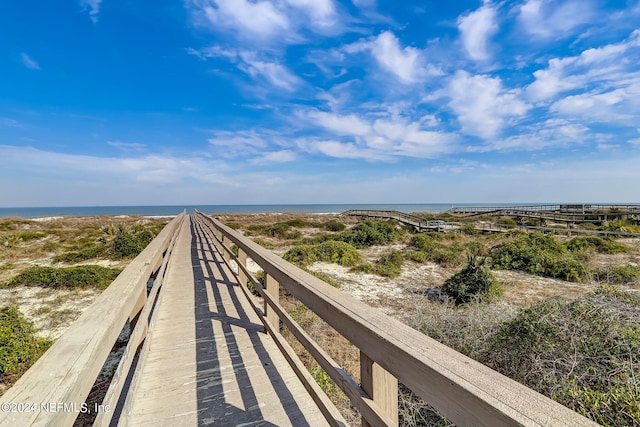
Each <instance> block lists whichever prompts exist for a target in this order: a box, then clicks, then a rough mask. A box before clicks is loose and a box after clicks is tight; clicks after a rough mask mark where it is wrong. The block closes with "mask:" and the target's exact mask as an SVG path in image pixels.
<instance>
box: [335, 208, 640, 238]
mask: <svg viewBox="0 0 640 427" xmlns="http://www.w3.org/2000/svg"><path fill="white" fill-rule="evenodd" d="M341 215H351V216H358V217H361V218H373V219H385V220H395V221H398V222H400V223H403V224H406V225H409V226H412V227H414V228H415V229H416V231H419V232H422V231H456V230H460V228H462V227H464V226H468V225H471V226H473V229H474V230H476V231H485V232H493V233H496V232H499V233H506V232H509V231H513V230H523V231H528V230H537V231H543V232H551V233H564V234H568V235H573V234H598V235H603V236H615V237H638V235H640V234H639V233H630V232H624V231H608V230H586V229H582V228H569V227H566V228H558V227H543V226H536V225H521V224H518V225H508V224H501V223H497V222H485V221H482V222H459V221H440V220H426V219H424V218H422V217H420V216H417V215H411V214H406V213H404V212H398V211H379V210H348V211H345V212H343V213H342V214H341ZM549 219H551V218H549ZM575 222H580V221H575Z"/></svg>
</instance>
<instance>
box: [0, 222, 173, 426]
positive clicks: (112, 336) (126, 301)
mask: <svg viewBox="0 0 640 427" xmlns="http://www.w3.org/2000/svg"><path fill="white" fill-rule="evenodd" d="M184 218H185V215H184V214H181V215H179V216H178V217H176V218H175V219H173V220H172V221H171V222H170V223H169V224H168V225H167V226H166V227H165V228H164V229H163V230H162V231H161V232H160V234H159V235H158V236H157V237H156V238H155V239H154V240H153V241H152V242H151V243H150V244H149V245H148V246H147V248H146V249H145V250H144V251H142V253H141V254H140V255H138V257H136V258H135V259H134V260H133V261H132V262H131V263H130V264H129V265H128V266H127V268H125V269H124V271H123V272H122V273H120V275H119V276H118V277H117V278H116V279H115V280H114V281H113V283H111V285H110V286H109V287H108V288H107V289H105V291H104V292H103V293H102V294H101V295H100V296H99V297H98V298H97V299H96V300H95V302H94V303H93V304H92V305H91V306H90V307H88V308H87V309H86V310H85V311H84V313H83V314H82V315H81V316H80V318H78V320H77V321H75V322H74V323H73V324H72V325H71V326H70V327H69V328H68V329H67V331H66V332H65V333H64V334H63V335H62V336H61V337H60V338H58V340H57V341H56V342H55V343H54V344H53V345H52V346H51V348H50V349H49V350H48V351H47V352H46V353H45V354H44V355H43V356H42V357H41V358H40V359H39V360H38V361H37V362H36V363H35V364H34V365H33V366H32V367H31V368H30V369H29V370H28V371H27V372H26V373H25V374H24V375H23V376H22V377H21V378H20V379H19V380H18V381H17V382H16V383H15V384H14V385H13V386H12V387H11V388H10V389H9V390H7V392H6V393H5V394H4V395H3V396H2V397H0V404H3V403H7V404H9V405H10V406H9V408H11V405H12V404H27V403H29V404H35V405H36V407H34V408H35V410H33V411H28V412H27V411H25V412H4V411H0V426H44V425H55V426H65V425H72V424H73V422H74V420H75V418H76V417H77V415H78V411H79V410H80V409H81V408H82V405H83V403H85V400H86V397H87V395H88V394H89V391H90V390H91V388H92V386H93V384H94V382H95V380H96V378H97V376H98V373H99V372H100V370H101V369H102V366H103V365H104V362H105V360H106V358H107V356H108V355H109V353H110V351H111V348H112V347H113V344H114V343H115V342H116V339H117V338H118V335H119V334H120V331H121V330H122V328H123V327H124V325H125V323H126V322H127V320H129V318H133V317H135V316H136V314H137V312H139V310H140V309H141V304H140V301H141V300H143V299H145V298H146V292H147V281H148V280H149V278H150V277H151V275H152V274H153V273H154V268H157V266H158V265H160V263H161V262H162V259H163V253H164V252H165V250H166V249H167V247H168V245H169V243H170V241H171V238H172V236H173V234H174V233H175V232H176V230H177V229H178V227H179V225H180V223H181V221H182V220H183V219H184ZM47 404H53V405H54V406H53V408H54V409H53V410H46V409H47V408H49V407H47V406H46V405H47ZM57 404H66V405H67V407H66V408H65V407H61V408H62V409H59V408H60V407H57V406H56V405H57ZM41 405H45V406H41Z"/></svg>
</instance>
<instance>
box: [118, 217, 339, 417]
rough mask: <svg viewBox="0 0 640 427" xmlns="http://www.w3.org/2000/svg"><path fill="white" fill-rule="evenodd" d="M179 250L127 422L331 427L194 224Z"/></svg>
mask: <svg viewBox="0 0 640 427" xmlns="http://www.w3.org/2000/svg"><path fill="white" fill-rule="evenodd" d="M174 251H175V252H174V255H173V256H172V258H171V261H170V263H169V266H168V270H167V281H166V283H165V284H164V285H163V289H162V292H161V294H160V295H161V296H160V300H159V301H158V309H157V311H156V313H155V317H154V319H153V320H152V324H151V326H150V330H149V334H148V336H147V340H146V342H145V347H144V348H143V350H142V353H141V360H140V364H139V366H141V368H140V370H139V371H138V372H136V374H135V376H134V378H133V380H132V382H133V384H132V392H131V396H132V397H133V398H132V399H131V400H130V403H128V404H126V405H125V407H124V409H123V413H122V414H121V417H120V425H132V426H146V425H148V426H158V425H174V426H178V425H180V426H187V425H215V426H235V425H243V426H287V425H289V426H308V425H311V426H321V425H327V424H326V421H325V419H324V417H323V416H322V414H321V412H320V410H319V409H318V407H317V406H316V404H315V403H314V402H313V400H312V399H311V398H310V397H309V395H308V393H307V391H306V390H305V388H304V387H303V385H302V383H301V382H300V381H299V379H298V378H297V377H296V375H295V374H294V372H293V370H292V369H291V368H290V366H289V364H288V363H287V362H286V360H285V359H284V356H283V355H282V353H281V352H280V351H279V350H278V348H277V347H276V345H275V343H274V342H273V340H272V339H271V337H270V336H269V335H267V334H265V333H263V329H264V327H263V325H262V323H260V320H259V319H258V318H257V316H256V314H255V312H254V311H253V310H252V309H251V308H250V306H249V302H248V301H247V299H246V297H245V295H244V294H243V293H242V292H241V291H240V289H239V285H238V283H237V281H236V279H235V276H234V275H233V274H232V273H231V272H230V271H229V269H228V267H227V266H226V264H224V262H223V260H222V258H221V255H220V253H218V252H217V250H216V249H215V247H214V246H213V245H211V244H210V243H209V242H208V240H207V239H206V238H205V237H204V235H203V233H202V231H201V230H199V229H198V228H197V226H196V224H195V223H194V222H193V221H190V220H188V219H187V220H185V221H184V223H183V224H182V229H181V230H180V234H179V236H178V240H177V243H176V248H175V250H174Z"/></svg>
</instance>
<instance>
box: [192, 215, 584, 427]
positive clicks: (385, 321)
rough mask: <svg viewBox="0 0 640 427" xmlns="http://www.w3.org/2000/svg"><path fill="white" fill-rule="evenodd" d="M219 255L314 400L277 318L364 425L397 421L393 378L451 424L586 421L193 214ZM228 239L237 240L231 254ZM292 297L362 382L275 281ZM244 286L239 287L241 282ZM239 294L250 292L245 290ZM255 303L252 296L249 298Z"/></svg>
mask: <svg viewBox="0 0 640 427" xmlns="http://www.w3.org/2000/svg"><path fill="white" fill-rule="evenodd" d="M196 218H197V221H198V222H199V224H201V225H202V226H203V228H205V229H206V230H207V232H208V233H209V235H210V236H212V237H213V238H215V244H216V246H217V248H218V250H220V251H221V253H223V254H224V256H225V259H226V260H228V261H229V262H230V263H232V264H236V265H237V275H238V278H239V283H251V284H252V285H253V287H254V288H255V289H256V290H257V291H258V292H259V294H260V295H261V297H262V299H263V303H264V306H263V307H258V306H256V307H255V310H256V312H257V313H259V314H261V315H262V321H263V323H264V325H265V327H266V329H267V330H268V331H269V333H270V334H271V335H272V336H273V337H274V339H275V340H276V342H277V343H278V345H279V346H280V348H281V349H283V351H284V352H285V355H287V358H288V359H289V360H290V362H291V363H292V367H293V368H294V370H295V371H296V372H297V374H298V376H299V377H300V379H301V380H302V381H303V383H305V386H306V387H307V389H308V390H310V392H311V394H312V395H314V393H315V394H316V397H315V399H316V402H318V404H319V405H320V407H321V408H323V403H322V402H323V399H326V396H324V394H323V393H320V392H317V385H316V384H315V381H314V380H313V379H312V378H311V376H310V375H309V373H308V372H307V371H306V369H305V368H304V366H302V365H301V364H300V361H299V360H298V358H297V357H296V356H295V354H293V351H292V350H291V347H289V345H288V344H287V343H286V341H285V340H284V339H283V338H282V336H281V335H280V333H279V324H280V322H282V323H283V324H284V326H286V327H287V329H288V330H289V331H291V332H292V333H293V335H294V336H295V337H296V338H297V339H298V340H299V342H300V343H301V344H302V345H303V346H304V347H305V348H306V350H307V351H308V352H309V353H310V354H311V355H312V356H313V357H314V358H315V360H316V361H317V362H318V364H319V365H320V366H321V367H322V369H324V370H325V371H326V372H327V374H328V375H329V376H330V377H331V378H332V379H333V380H334V381H335V383H336V384H337V385H338V387H340V389H341V390H342V391H343V392H344V393H345V395H346V396H347V397H348V398H349V399H350V401H351V403H352V405H353V406H354V407H356V408H357V410H358V412H359V413H360V414H361V416H362V419H363V425H371V426H387V425H397V423H398V381H400V382H402V383H403V384H404V385H405V386H407V387H409V388H410V389H411V390H413V392H414V393H415V394H417V395H418V396H420V397H421V398H423V399H424V400H425V401H426V402H427V403H429V404H430V405H432V406H433V407H435V408H436V409H437V410H438V411H439V412H440V413H442V414H443V415H444V416H446V417H447V418H449V419H450V420H451V421H453V422H454V423H456V424H458V425H461V426H464V425H469V426H512V425H526V426H534V425H545V426H586V425H596V424H595V423H593V422H591V421H590V420H588V419H586V418H584V417H582V416H581V415H579V414H577V413H575V412H573V411H571V410H570V409H568V408H566V407H564V406H562V405H560V404H558V403H556V402H554V401H553V400H551V399H549V398H547V397H545V396H543V395H541V394H539V393H537V392H535V391H533V390H531V389H529V388H527V387H525V386H523V385H521V384H519V383H517V382H515V381H513V380H511V379H509V378H507V377H505V376H503V375H501V374H499V373H497V372H495V371H493V370H491V369H490V368H488V367H486V366H484V365H482V364H480V363H478V362H476V361H475V360H473V359H470V358H468V357H466V356H464V355H462V354H460V353H458V352H456V351H454V350H452V349H450V348H448V347H446V346H445V345H443V344H440V343H439V342H437V341H435V340H433V339H431V338H429V337H428V336H426V335H424V334H422V333H420V332H418V331H416V330H414V329H412V328H410V327H409V326H407V325H405V324H403V323H401V322H400V321H398V320H396V319H394V318H392V317H390V316H387V315H385V314H384V313H382V312H381V311H379V310H377V309H374V308H372V307H370V306H368V305H366V304H364V303H362V302H360V301H359V300H357V299H355V298H353V297H351V296H349V295H347V294H345V293H343V292H341V291H340V290H338V289H335V288H333V287H332V286H330V285H328V284H327V283H325V282H324V281H322V280H320V279H318V278H316V277H314V276H312V275H311V274H309V273H307V272H305V271H303V270H301V269H299V268H298V267H296V266H294V265H292V264H290V263H288V262H286V261H285V260H283V259H282V258H280V257H279V256H277V255H275V254H273V253H272V252H270V251H268V250H266V249H264V248H263V247H261V246H260V245H258V244H256V243H254V242H252V241H251V240H249V239H248V238H246V237H244V236H242V235H241V234H240V233H239V232H237V231H235V230H233V229H231V228H229V227H227V226H225V225H224V224H222V223H221V222H219V221H217V220H215V219H213V218H211V217H208V216H205V215H203V214H200V213H197V214H196ZM232 245H235V246H236V247H237V255H234V251H233V250H232ZM248 258H251V259H252V260H253V261H254V262H255V263H256V264H257V265H258V266H260V268H261V269H262V270H263V271H264V273H265V286H264V287H263V286H262V284H261V283H260V282H259V281H258V280H256V279H255V278H254V277H253V276H252V275H251V273H250V272H249V270H247V268H246V265H247V259H248ZM280 286H281V287H283V288H284V289H285V290H286V291H287V292H289V293H290V294H291V295H293V296H294V297H295V298H297V299H298V300H299V301H300V302H302V303H303V304H304V305H305V306H307V307H308V308H309V309H310V310H312V311H313V312H314V313H315V314H316V315H317V316H319V317H320V318H322V319H323V320H324V321H325V322H327V323H328V324H329V325H330V326H331V327H333V328H334V329H335V330H336V331H337V332H338V333H340V334H341V335H342V336H344V337H345V338H346V339H347V340H349V341H350V342H351V343H352V344H353V345H354V346H356V347H357V348H358V349H359V350H360V376H361V383H360V384H357V383H356V382H355V381H354V380H353V378H351V377H350V376H349V375H348V373H347V372H345V371H344V370H343V369H342V368H341V367H340V366H339V364H338V363H337V362H336V361H335V360H333V359H332V358H331V356H329V355H328V353H327V352H326V351H325V350H323V349H322V348H321V347H320V346H319V345H318V344H317V343H316V342H315V341H313V339H311V337H310V336H309V335H308V334H307V333H306V332H305V331H304V330H303V329H302V328H301V327H300V326H298V325H297V324H296V323H295V322H294V321H293V319H292V318H291V317H290V316H289V315H288V314H287V312H286V311H285V310H284V309H283V307H282V306H281V305H280V303H279V288H280ZM242 289H245V287H244V286H242ZM245 293H246V294H247V296H248V297H249V298H250V299H253V298H252V296H251V295H250V293H249V291H248V290H245ZM254 303H255V301H254ZM323 413H324V414H325V417H326V418H327V419H328V420H329V421H330V423H331V424H332V425H336V426H340V425H344V420H343V419H342V417H340V416H339V414H336V413H335V409H334V408H333V409H332V405H330V404H329V405H326V407H324V409H323Z"/></svg>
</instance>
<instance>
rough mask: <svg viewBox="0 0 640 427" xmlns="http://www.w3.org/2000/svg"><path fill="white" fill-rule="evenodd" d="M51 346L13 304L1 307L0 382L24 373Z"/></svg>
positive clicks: (10, 379)
mask: <svg viewBox="0 0 640 427" xmlns="http://www.w3.org/2000/svg"><path fill="white" fill-rule="evenodd" d="M49 346H51V341H50V340H46V339H42V338H38V337H37V336H35V328H34V326H33V323H31V322H30V321H29V320H27V319H26V318H25V317H24V316H23V315H22V314H21V313H20V311H18V307H16V306H15V305H11V306H8V307H3V308H0V382H6V381H12V380H14V379H16V378H17V377H19V376H20V375H22V374H23V373H24V372H25V371H26V370H27V369H29V367H30V366H31V365H33V364H34V363H35V361H36V360H38V358H39V357H40V356H41V355H42V354H43V353H44V352H45V351H46V350H47V349H48V348H49Z"/></svg>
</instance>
